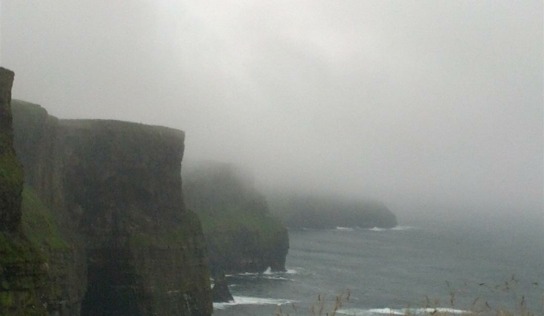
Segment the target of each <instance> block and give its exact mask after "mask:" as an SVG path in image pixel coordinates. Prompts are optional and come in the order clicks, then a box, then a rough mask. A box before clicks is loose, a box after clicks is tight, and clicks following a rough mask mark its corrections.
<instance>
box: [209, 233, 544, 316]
mask: <svg viewBox="0 0 544 316" xmlns="http://www.w3.org/2000/svg"><path fill="white" fill-rule="evenodd" d="M289 234H290V250H289V254H288V257H287V272H281V273H272V272H270V271H267V272H265V273H262V274H238V275H229V276H227V279H228V281H229V284H230V289H231V292H232V294H233V296H234V298H235V301H234V302H230V303H215V304H214V315H217V316H223V315H237V316H240V315H252V316H260V315H269V316H270V315H278V314H279V315H313V314H315V315H318V313H319V310H320V309H321V310H322V311H323V312H322V314H323V315H326V312H329V315H331V314H330V312H332V310H333V309H334V306H335V305H336V300H337V297H339V302H340V304H341V307H340V308H339V309H338V311H337V313H336V315H355V316H359V315H364V316H374V315H404V314H405V313H406V312H410V313H411V315H423V314H425V312H427V313H434V311H440V312H447V313H448V315H461V314H466V311H467V310H476V311H480V312H482V314H484V315H485V314H486V313H489V311H491V310H496V309H499V308H506V309H508V310H511V311H513V312H516V311H520V310H522V309H528V310H531V311H533V312H534V314H535V315H544V294H543V293H544V292H543V291H544V238H543V236H544V234H543V233H542V231H541V230H540V231H538V230H537V231H525V230H523V229H518V230H516V229H512V228H511V229H478V228H475V227H474V226H471V227H464V226H459V227H448V226H447V225H428V226H417V225H416V226H398V227H395V228H392V229H377V228H374V229H350V228H342V227H338V228H337V229H334V230H304V231H290V232H289ZM312 308H313V312H312Z"/></svg>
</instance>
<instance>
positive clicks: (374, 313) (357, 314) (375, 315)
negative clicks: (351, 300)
mask: <svg viewBox="0 0 544 316" xmlns="http://www.w3.org/2000/svg"><path fill="white" fill-rule="evenodd" d="M338 313H339V314H343V315H353V316H379V315H388V316H390V315H430V314H434V313H447V314H448V315H462V314H471V312H470V311H466V310H462V309H453V308H447V307H436V308H431V307H427V308H401V309H393V308H388V307H385V308H373V309H359V308H346V309H341V310H338Z"/></svg>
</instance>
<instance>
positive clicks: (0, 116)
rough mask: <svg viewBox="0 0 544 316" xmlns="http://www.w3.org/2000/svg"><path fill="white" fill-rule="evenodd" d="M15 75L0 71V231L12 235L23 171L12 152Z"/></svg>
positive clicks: (17, 219) (17, 222)
mask: <svg viewBox="0 0 544 316" xmlns="http://www.w3.org/2000/svg"><path fill="white" fill-rule="evenodd" d="M14 76H15V74H14V73H13V72H11V71H10V70H7V69H4V68H0V163H1V168H2V169H0V230H2V231H5V232H14V231H16V230H17V229H18V227H19V225H20V223H21V201H22V191H23V170H22V168H21V165H20V163H19V161H18V160H17V157H16V155H15V151H14V149H13V127H12V115H11V105H10V103H11V87H12V85H13V79H14Z"/></svg>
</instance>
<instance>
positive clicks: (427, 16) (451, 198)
mask: <svg viewBox="0 0 544 316" xmlns="http://www.w3.org/2000/svg"><path fill="white" fill-rule="evenodd" d="M542 11H543V4H542V2H541V1H536V0H534V1H533V0H530V1H523V2H519V1H516V2H512V1H506V0H504V1H502V0H500V1H478V2H477V3H475V2H472V1H441V2H436V1H402V2H401V1H398V2H390V1H389V2H384V1H356V0H353V1H341V2H330V1H297V2H296V3H293V2H292V1H274V2H270V3H261V2H254V3H252V2H246V1H235V0H233V1H221V2H202V1H177V0H161V1H155V2H149V1H144V0H138V1H116V2H97V1H92V0H84V1H77V2H75V1H68V0H65V1H58V0H29V1H19V0H3V1H2V3H1V6H0V12H1V16H2V20H1V22H0V31H1V33H2V34H1V37H0V42H1V43H0V49H1V52H0V53H1V56H2V63H3V64H4V65H6V66H8V67H10V68H11V69H14V70H15V71H16V73H17V74H18V80H19V84H18V85H17V86H16V87H15V89H14V96H15V97H17V98H21V99H25V100H29V101H35V102H39V103H41V104H44V105H45V106H47V107H48V109H49V110H50V112H51V113H52V114H53V115H55V116H58V117H60V118H108V119H109V118H113V119H123V120H130V121H135V122H143V123H149V124H157V125H165V126H170V127H174V128H181V129H183V130H185V131H186V132H187V142H186V145H187V150H186V155H187V158H188V159H195V160H197V159H220V160H221V161H228V162H233V163H235V164H239V165H243V166H245V167H247V168H249V169H251V172H252V173H253V174H254V175H255V183H256V185H257V186H259V187H261V188H263V189H265V190H268V189H271V190H274V189H283V190H293V191H295V190H300V191H303V192H308V193H334V194H341V195H346V196H349V197H353V198H360V197H365V198H366V197H369V198H373V199H378V200H382V201H384V202H386V203H387V205H388V206H389V207H391V209H394V210H395V213H396V214H397V216H398V218H399V221H400V222H403V221H412V220H414V219H418V220H421V219H424V220H435V219H440V220H442V221H463V222H467V221H468V222H478V223H481V224H485V223H488V222H489V221H495V222H502V223H511V222H512V220H516V221H520V222H525V223H533V224H534V223H542V222H543V215H542V214H543V203H544V202H543V182H544V181H543V177H544V176H543V175H544V166H543V161H544V154H543V144H542V135H543V125H544V124H543V117H544V115H543V114H544V113H543V111H544V110H543V108H544V107H543V100H542V86H543V74H542V69H543V60H542V50H543V30H542V24H543V18H542ZM534 225H536V224H534ZM540 227H542V226H541V225H540Z"/></svg>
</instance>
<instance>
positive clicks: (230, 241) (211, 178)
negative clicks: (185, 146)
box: [183, 163, 289, 276]
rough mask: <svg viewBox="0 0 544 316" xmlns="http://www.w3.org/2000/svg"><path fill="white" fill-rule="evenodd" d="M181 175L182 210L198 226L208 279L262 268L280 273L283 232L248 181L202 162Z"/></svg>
mask: <svg viewBox="0 0 544 316" xmlns="http://www.w3.org/2000/svg"><path fill="white" fill-rule="evenodd" d="M188 167H189V168H188ZM184 170H185V171H184V176H183V179H184V181H185V182H184V183H185V184H184V194H185V198H186V202H187V206H188V208H190V209H192V210H194V211H195V212H196V213H197V214H198V215H199V217H200V218H201V220H202V222H203V228H204V235H205V237H206V242H207V245H208V249H209V256H210V267H211V269H212V274H214V276H220V275H221V274H222V273H223V272H224V273H238V272H263V271H265V270H266V269H267V268H268V267H270V268H271V269H272V270H276V271H283V270H285V259H286V256H287V252H288V249H289V237H288V235H287V230H286V229H285V227H284V226H283V224H282V223H281V222H280V221H279V220H278V219H277V218H275V217H274V216H272V214H270V212H269V211H268V205H267V202H266V200H265V198H264V197H263V196H262V195H261V194H260V193H259V192H257V191H256V190H255V188H253V186H252V185H251V183H249V182H250V181H245V180H244V179H242V177H241V176H240V175H239V174H238V173H237V172H236V171H235V170H234V168H232V167H231V166H229V165H226V164H219V163H202V164H197V165H195V166H186V167H185V168H184Z"/></svg>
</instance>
